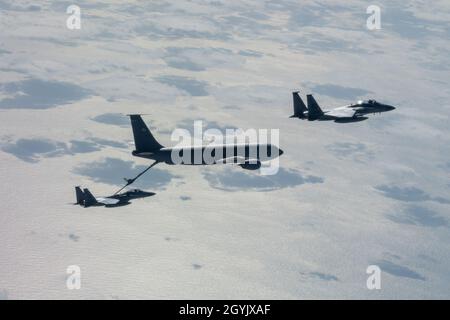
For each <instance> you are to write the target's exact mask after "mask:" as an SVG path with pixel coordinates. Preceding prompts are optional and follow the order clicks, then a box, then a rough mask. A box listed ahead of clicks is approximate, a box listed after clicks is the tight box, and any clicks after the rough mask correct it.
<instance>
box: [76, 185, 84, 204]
mask: <svg viewBox="0 0 450 320" xmlns="http://www.w3.org/2000/svg"><path fill="white" fill-rule="evenodd" d="M75 194H76V196H77V202H76V203H75V204H79V205H84V194H83V191H81V188H80V187H75Z"/></svg>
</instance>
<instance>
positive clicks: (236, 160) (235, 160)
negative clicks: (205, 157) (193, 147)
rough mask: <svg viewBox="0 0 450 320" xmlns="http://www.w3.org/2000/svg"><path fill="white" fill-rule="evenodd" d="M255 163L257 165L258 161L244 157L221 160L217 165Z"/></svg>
mask: <svg viewBox="0 0 450 320" xmlns="http://www.w3.org/2000/svg"><path fill="white" fill-rule="evenodd" d="M250 161H254V162H255V163H256V162H257V161H258V160H257V159H245V158H244V157H239V156H234V157H228V158H223V159H220V160H217V161H216V163H217V164H243V163H246V162H250Z"/></svg>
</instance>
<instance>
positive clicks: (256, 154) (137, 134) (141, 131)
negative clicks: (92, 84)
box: [127, 114, 283, 183]
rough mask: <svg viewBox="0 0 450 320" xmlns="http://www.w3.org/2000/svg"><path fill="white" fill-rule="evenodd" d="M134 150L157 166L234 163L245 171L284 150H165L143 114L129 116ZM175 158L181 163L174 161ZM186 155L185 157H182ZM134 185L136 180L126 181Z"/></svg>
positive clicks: (257, 147)
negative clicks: (153, 161) (196, 158)
mask: <svg viewBox="0 0 450 320" xmlns="http://www.w3.org/2000/svg"><path fill="white" fill-rule="evenodd" d="M129 116H130V119H131V126H132V128H133V136H134V143H135V150H134V151H133V152H132V155H133V156H136V157H141V158H146V159H152V160H155V164H156V163H160V162H162V163H166V164H170V165H173V164H182V165H211V164H228V163H234V164H237V165H239V166H240V167H241V168H243V169H246V170H256V169H259V168H260V167H261V162H264V161H269V160H272V159H275V158H277V157H279V156H280V155H282V154H283V150H281V149H279V148H278V147H277V146H275V145H272V144H219V145H208V146H203V145H202V146H183V147H164V146H163V145H161V144H160V143H159V142H158V141H156V139H155V138H154V137H153V135H152V133H151V132H150V130H149V129H148V127H147V125H146V124H145V123H144V121H143V120H142V118H141V116H140V115H136V114H134V115H129ZM196 153H197V154H201V155H204V154H205V153H207V154H208V155H209V159H208V161H207V160H206V159H205V157H204V156H201V159H199V161H186V158H187V159H191V160H192V159H194V158H195V154H196ZM174 155H176V156H177V157H178V159H180V161H174V159H173V156H174ZM183 156H186V157H183ZM127 181H128V182H129V183H132V182H133V181H134V180H133V179H128V180H127Z"/></svg>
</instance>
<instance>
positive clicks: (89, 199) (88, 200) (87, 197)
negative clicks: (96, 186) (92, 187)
mask: <svg viewBox="0 0 450 320" xmlns="http://www.w3.org/2000/svg"><path fill="white" fill-rule="evenodd" d="M83 194H84V206H85V207H89V206H92V205H94V204H97V203H98V202H97V199H95V197H94V196H93V195H92V193H91V192H90V191H89V190H88V189H87V188H85V189H83Z"/></svg>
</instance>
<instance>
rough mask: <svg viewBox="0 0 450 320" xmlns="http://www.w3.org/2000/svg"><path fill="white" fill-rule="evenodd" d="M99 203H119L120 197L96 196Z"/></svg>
mask: <svg viewBox="0 0 450 320" xmlns="http://www.w3.org/2000/svg"><path fill="white" fill-rule="evenodd" d="M96 199H97V202H98V203H102V204H104V205H113V204H117V203H119V200H118V199H112V198H96Z"/></svg>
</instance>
